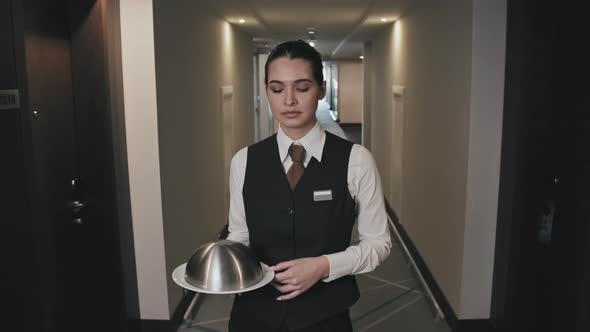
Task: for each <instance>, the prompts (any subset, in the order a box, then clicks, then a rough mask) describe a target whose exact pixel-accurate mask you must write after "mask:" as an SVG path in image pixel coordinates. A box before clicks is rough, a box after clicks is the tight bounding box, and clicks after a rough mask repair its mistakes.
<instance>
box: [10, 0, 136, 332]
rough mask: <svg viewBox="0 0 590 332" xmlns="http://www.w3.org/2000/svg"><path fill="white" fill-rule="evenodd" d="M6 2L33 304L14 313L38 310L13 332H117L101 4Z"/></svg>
mask: <svg viewBox="0 0 590 332" xmlns="http://www.w3.org/2000/svg"><path fill="white" fill-rule="evenodd" d="M11 5H12V8H11V10H12V17H13V18H14V24H13V26H14V33H13V36H14V38H13V39H14V45H16V48H15V58H16V60H17V61H16V62H17V65H16V66H15V67H16V69H17V72H18V73H17V75H16V76H17V77H19V82H18V85H19V87H20V90H21V97H22V105H21V109H20V111H21V112H20V114H21V115H22V116H23V117H24V118H23V119H24V120H23V124H22V127H21V128H22V137H23V138H24V141H25V143H23V144H22V145H21V147H22V151H23V152H24V155H25V156H24V158H23V160H27V158H28V164H30V166H31V169H30V170H29V171H28V174H26V175H28V176H29V177H30V180H31V181H30V186H29V192H28V198H27V199H26V201H28V202H29V209H28V211H30V212H31V218H30V222H31V227H30V229H29V231H30V234H29V238H30V239H31V242H32V243H33V248H32V251H33V252H34V255H32V256H33V259H31V260H30V261H29V264H31V266H32V268H31V270H32V271H33V274H32V276H31V277H30V279H31V282H30V283H28V285H26V287H28V288H29V289H31V292H32V294H33V298H34V299H36V303H31V307H26V308H23V309H24V310H25V312H34V313H39V315H38V317H39V320H38V325H34V326H29V325H27V324H26V322H22V326H20V327H21V330H24V331H27V330H35V331H125V330H126V326H125V320H126V314H125V297H124V290H123V275H122V266H121V247H120V244H121V243H120V238H119V233H118V229H119V228H118V222H117V213H116V211H117V206H116V190H115V188H116V186H115V177H114V162H113V143H112V133H111V119H110V109H109V94H108V75H107V63H106V50H105V44H106V43H105V41H106V39H105V38H106V36H105V32H104V17H103V15H104V10H105V7H104V6H105V4H104V2H102V1H85V0H83V1H54V0H25V1H12V2H11ZM26 141H28V143H27V142H26ZM27 156H28V157H27ZM25 170H26V169H25ZM26 175H25V176H26Z"/></svg>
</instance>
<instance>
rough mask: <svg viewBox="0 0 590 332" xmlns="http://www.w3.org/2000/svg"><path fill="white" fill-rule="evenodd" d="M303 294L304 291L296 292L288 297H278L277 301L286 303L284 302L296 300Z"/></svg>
mask: <svg viewBox="0 0 590 332" xmlns="http://www.w3.org/2000/svg"><path fill="white" fill-rule="evenodd" d="M301 293H303V291H302V290H299V289H298V290H294V291H292V292H291V293H289V294H287V295H282V296H279V297H277V300H279V301H284V300H291V299H293V298H296V297H297V296H299V295H300V294H301Z"/></svg>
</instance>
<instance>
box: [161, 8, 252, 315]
mask: <svg viewBox="0 0 590 332" xmlns="http://www.w3.org/2000/svg"><path fill="white" fill-rule="evenodd" d="M154 25H155V54H156V74H157V76H156V77H157V93H158V131H159V138H160V139H159V142H160V165H161V182H162V201H163V215H164V240H165V250H166V276H167V277H168V278H167V282H168V292H169V299H170V301H169V302H170V312H172V311H173V310H174V308H175V307H176V305H177V304H178V301H179V299H180V297H181V295H182V292H181V289H180V287H178V286H177V285H175V284H174V283H173V281H172V280H171V278H170V277H169V276H170V275H171V273H172V270H173V269H174V268H175V267H176V266H178V265H180V264H182V263H184V262H186V260H187V258H188V257H189V256H190V255H191V253H192V252H193V251H194V250H195V249H196V248H197V247H199V246H200V245H202V244H204V243H206V242H209V241H212V240H214V239H215V236H216V234H217V232H218V231H220V230H221V228H222V227H223V225H224V224H226V223H227V178H228V174H227V171H226V169H225V168H224V155H223V147H224V139H230V140H231V141H230V144H231V146H232V150H233V151H236V150H238V149H239V148H241V147H243V146H245V145H247V144H249V143H252V142H253V140H254V110H253V102H252V98H253V94H254V92H253V65H252V56H253V49H252V47H251V43H250V40H251V38H250V37H249V36H248V35H246V34H245V33H243V32H241V31H239V30H238V29H236V28H235V27H233V26H232V25H230V24H229V23H227V22H226V21H224V20H223V19H221V18H219V17H217V16H216V15H214V14H213V13H212V12H210V11H209V10H208V8H206V7H205V6H204V5H202V4H201V2H199V1H181V0H177V1H164V0H156V1H154ZM222 86H233V105H234V107H233V118H231V119H230V120H231V121H232V122H233V125H232V126H230V128H231V127H233V130H230V132H224V131H223V130H222V126H223V116H222V112H221V111H222V109H221V106H222V94H221V87H222ZM232 135H233V139H231V137H232Z"/></svg>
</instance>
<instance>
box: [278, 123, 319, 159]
mask: <svg viewBox="0 0 590 332" xmlns="http://www.w3.org/2000/svg"><path fill="white" fill-rule="evenodd" d="M325 141H326V132H325V131H324V129H323V128H322V127H321V126H320V124H319V123H318V122H317V121H316V123H315V126H313V128H311V130H310V131H309V132H307V134H305V136H303V137H302V138H301V139H299V140H297V141H294V140H292V139H291V138H290V137H289V136H287V134H285V132H284V131H283V129H282V128H281V126H279V130H278V131H277V142H278V145H279V157H280V158H281V162H285V159H286V158H287V155H288V154H289V147H290V146H291V144H293V143H295V144H298V145H302V146H303V148H304V149H305V164H306V165H307V163H309V161H310V160H311V157H314V158H315V159H317V160H318V161H320V162H321V161H322V152H323V151H324V143H325Z"/></svg>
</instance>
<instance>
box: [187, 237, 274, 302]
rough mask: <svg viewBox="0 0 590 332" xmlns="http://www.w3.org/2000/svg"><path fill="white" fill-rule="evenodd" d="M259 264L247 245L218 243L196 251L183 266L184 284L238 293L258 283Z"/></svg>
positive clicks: (260, 273) (259, 278)
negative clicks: (184, 267)
mask: <svg viewBox="0 0 590 332" xmlns="http://www.w3.org/2000/svg"><path fill="white" fill-rule="evenodd" d="M263 278H264V272H263V270H262V267H261V265H260V261H259V260H258V258H256V256H255V255H254V253H253V252H252V250H250V248H248V247H247V246H246V245H244V244H242V243H240V242H236V241H231V240H219V241H215V242H210V243H207V244H204V245H202V246H201V247H199V248H198V249H197V250H196V251H195V252H194V253H193V254H192V255H191V257H190V259H189V260H188V263H187V264H186V270H185V279H186V282H187V283H188V284H190V285H192V286H194V287H197V288H200V289H204V290H208V291H212V292H231V291H240V290H242V289H245V288H248V287H251V286H253V285H256V284H257V283H259V282H261V281H262V279H263Z"/></svg>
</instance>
